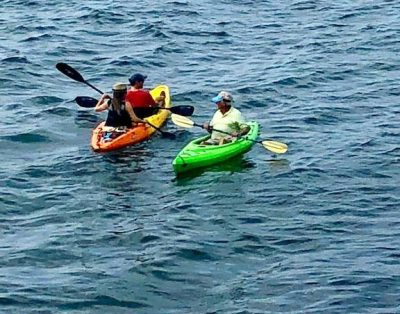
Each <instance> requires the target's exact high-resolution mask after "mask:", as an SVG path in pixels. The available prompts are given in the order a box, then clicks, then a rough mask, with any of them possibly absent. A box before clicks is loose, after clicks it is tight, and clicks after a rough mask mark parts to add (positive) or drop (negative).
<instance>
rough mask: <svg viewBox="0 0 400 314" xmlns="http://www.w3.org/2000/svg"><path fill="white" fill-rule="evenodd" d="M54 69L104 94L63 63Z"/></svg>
mask: <svg viewBox="0 0 400 314" xmlns="http://www.w3.org/2000/svg"><path fill="white" fill-rule="evenodd" d="M56 68H57V70H58V71H60V72H61V73H63V74H65V75H66V76H68V77H69V78H71V79H73V80H74V81H77V82H81V83H84V84H86V85H87V86H89V87H91V88H93V89H94V90H95V91H97V92H99V93H100V94H104V93H103V92H102V91H101V90H100V89H98V88H97V87H95V86H93V85H92V84H90V83H89V82H88V81H86V80H85V79H84V78H83V76H82V75H81V74H80V73H79V72H78V71H77V70H76V69H74V68H73V67H71V66H70V65H68V64H66V63H63V62H59V63H57V64H56ZM95 106H96V104H95ZM146 123H147V124H148V125H150V126H151V127H152V128H153V129H155V130H157V131H158V132H160V133H161V134H162V135H163V137H165V138H170V139H175V134H173V133H170V132H166V131H163V130H161V129H160V128H158V127H156V126H155V125H153V124H151V123H150V122H148V121H146Z"/></svg>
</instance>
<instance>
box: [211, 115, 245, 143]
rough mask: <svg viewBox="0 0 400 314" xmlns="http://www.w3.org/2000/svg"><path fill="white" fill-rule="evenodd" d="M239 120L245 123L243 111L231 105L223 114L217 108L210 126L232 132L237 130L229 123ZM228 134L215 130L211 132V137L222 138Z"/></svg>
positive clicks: (240, 122)
mask: <svg viewBox="0 0 400 314" xmlns="http://www.w3.org/2000/svg"><path fill="white" fill-rule="evenodd" d="M234 122H238V123H239V124H243V123H244V119H243V117H242V113H241V112H240V111H239V110H237V109H236V108H233V107H231V109H229V110H228V111H227V112H225V114H222V112H221V111H220V110H217V111H216V112H215V113H214V116H213V117H212V119H211V121H210V126H212V127H213V128H215V129H217V130H221V131H224V132H228V133H232V132H234V131H236V130H235V129H232V128H231V127H230V126H229V125H230V124H231V123H234ZM226 136H227V134H223V133H219V132H217V131H213V132H212V133H211V139H213V140H214V139H220V138H222V137H226Z"/></svg>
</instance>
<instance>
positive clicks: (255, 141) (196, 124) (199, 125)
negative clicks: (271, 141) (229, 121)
mask: <svg viewBox="0 0 400 314" xmlns="http://www.w3.org/2000/svg"><path fill="white" fill-rule="evenodd" d="M193 125H194V126H198V127H200V128H202V129H205V130H207V129H206V128H205V127H204V126H203V125H201V124H198V123H196V122H193ZM212 130H213V131H216V132H219V133H222V134H227V135H230V136H232V133H229V132H225V131H221V130H217V129H214V128H212ZM234 137H238V138H240V137H241V136H240V135H237V136H234ZM242 138H243V139H245V140H247V141H250V142H254V143H259V144H262V141H257V140H252V139H251V138H247V137H242Z"/></svg>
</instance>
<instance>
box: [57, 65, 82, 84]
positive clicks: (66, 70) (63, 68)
mask: <svg viewBox="0 0 400 314" xmlns="http://www.w3.org/2000/svg"><path fill="white" fill-rule="evenodd" d="M56 68H57V70H58V71H60V72H61V73H63V74H65V75H66V76H68V77H69V78H72V79H73V80H75V81H78V82H81V83H85V79H84V78H83V77H82V75H81V74H80V73H79V72H78V71H77V70H75V69H74V68H73V67H71V66H70V65H68V64H66V63H63V62H60V63H57V64H56Z"/></svg>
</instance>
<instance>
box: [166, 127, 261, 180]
mask: <svg viewBox="0 0 400 314" xmlns="http://www.w3.org/2000/svg"><path fill="white" fill-rule="evenodd" d="M246 124H247V125H248V126H250V131H249V132H248V133H247V134H246V136H244V137H242V138H239V139H237V140H236V141H233V142H231V143H227V144H223V145H200V143H201V142H202V141H204V140H207V139H208V138H209V137H210V135H206V136H203V137H200V138H198V139H195V140H193V141H191V142H190V143H189V144H187V145H186V146H185V147H184V148H183V149H182V150H181V151H180V152H179V154H178V155H177V156H176V157H175V159H174V161H173V162H172V166H173V167H174V171H175V173H176V174H179V173H182V172H186V171H189V170H192V169H196V168H202V167H207V166H211V165H214V164H217V163H220V162H223V161H225V160H227V159H230V158H233V157H235V156H238V155H242V154H244V153H246V152H248V151H249V150H250V149H251V147H252V146H253V145H254V143H255V142H253V141H254V140H256V139H257V136H258V130H259V124H258V123H257V122H254V121H252V122H248V123H246ZM247 138H248V139H250V140H253V141H249V140H247Z"/></svg>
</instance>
